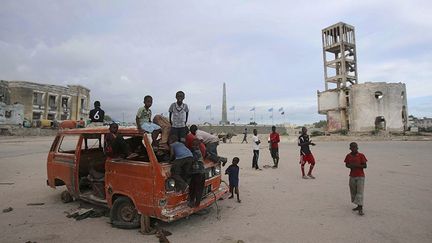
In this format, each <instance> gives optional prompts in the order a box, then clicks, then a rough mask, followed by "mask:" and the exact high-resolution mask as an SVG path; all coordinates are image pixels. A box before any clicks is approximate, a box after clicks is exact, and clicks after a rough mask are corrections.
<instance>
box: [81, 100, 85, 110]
mask: <svg viewBox="0 0 432 243" xmlns="http://www.w3.org/2000/svg"><path fill="white" fill-rule="evenodd" d="M81 110H85V99H84V98H81Z"/></svg>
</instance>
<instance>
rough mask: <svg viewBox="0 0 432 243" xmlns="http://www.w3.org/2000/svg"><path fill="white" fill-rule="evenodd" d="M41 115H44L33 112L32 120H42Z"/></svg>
mask: <svg viewBox="0 0 432 243" xmlns="http://www.w3.org/2000/svg"><path fill="white" fill-rule="evenodd" d="M41 115H42V113H40V112H33V116H32V119H33V120H40V119H41Z"/></svg>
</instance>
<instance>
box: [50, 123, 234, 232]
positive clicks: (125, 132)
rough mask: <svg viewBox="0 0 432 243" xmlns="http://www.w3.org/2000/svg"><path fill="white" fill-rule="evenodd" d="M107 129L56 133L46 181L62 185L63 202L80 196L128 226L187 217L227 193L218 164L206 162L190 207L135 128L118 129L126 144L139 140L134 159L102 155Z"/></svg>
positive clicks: (146, 139)
mask: <svg viewBox="0 0 432 243" xmlns="http://www.w3.org/2000/svg"><path fill="white" fill-rule="evenodd" d="M108 133H109V130H108V127H96V128H83V129H68V130H60V131H59V133H58V134H57V136H56V137H55V139H54V142H53V144H52V146H51V149H50V152H49V155H48V159H47V175H48V180H47V184H48V186H50V187H52V188H55V187H56V186H62V185H66V188H67V191H65V192H63V193H62V195H61V197H62V201H63V202H69V201H72V200H73V199H81V200H84V201H87V202H90V203H94V204H98V205H103V206H106V207H108V208H109V209H110V217H111V222H112V224H113V225H114V226H117V227H122V228H133V227H139V225H140V221H141V222H144V221H143V218H146V222H147V221H148V222H149V219H150V218H157V219H159V220H162V221H165V222H171V221H174V220H177V219H180V218H183V217H186V216H188V215H190V214H193V213H194V212H197V211H199V210H201V209H203V208H206V207H208V206H209V205H211V204H212V203H213V202H215V201H216V200H218V199H219V198H221V197H222V196H223V195H224V194H225V193H226V192H227V191H228V188H227V187H226V185H225V184H224V183H221V173H220V172H221V168H220V164H217V163H213V162H211V161H209V160H206V161H205V163H204V164H205V177H206V180H205V187H204V194H203V199H202V201H201V203H200V205H199V206H198V207H195V208H190V207H188V206H187V199H188V194H187V193H186V192H177V191H176V190H175V180H174V179H172V178H170V169H171V164H170V162H169V161H168V160H167V161H158V159H157V157H156V155H155V153H154V151H153V148H152V146H151V142H150V139H151V138H150V137H151V136H150V135H147V134H143V133H141V132H139V131H138V130H137V129H136V128H134V127H120V128H119V130H118V134H120V135H122V136H123V137H124V139H125V140H126V142H128V143H132V141H135V143H136V141H139V143H140V145H141V148H142V149H141V151H140V153H139V154H138V155H139V156H138V157H134V158H133V159H131V160H128V159H122V158H110V157H108V156H106V154H105V153H104V150H103V147H104V146H103V141H104V137H105V136H106V135H107V134H108ZM162 160H163V159H162ZM140 218H141V220H140Z"/></svg>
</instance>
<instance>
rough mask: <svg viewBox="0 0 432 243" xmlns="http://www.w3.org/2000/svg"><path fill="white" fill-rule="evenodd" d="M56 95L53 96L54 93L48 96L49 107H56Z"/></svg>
mask: <svg viewBox="0 0 432 243" xmlns="http://www.w3.org/2000/svg"><path fill="white" fill-rule="evenodd" d="M56 98H57V97H56V96H54V95H50V96H49V97H48V105H49V107H50V108H51V109H57V107H56Z"/></svg>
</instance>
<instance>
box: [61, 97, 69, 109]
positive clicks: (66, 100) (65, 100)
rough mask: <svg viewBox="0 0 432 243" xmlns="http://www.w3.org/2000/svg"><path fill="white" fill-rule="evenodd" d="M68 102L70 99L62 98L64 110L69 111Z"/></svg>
mask: <svg viewBox="0 0 432 243" xmlns="http://www.w3.org/2000/svg"><path fill="white" fill-rule="evenodd" d="M68 101H69V98H68V97H62V100H61V106H62V107H63V109H67V108H68Z"/></svg>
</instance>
